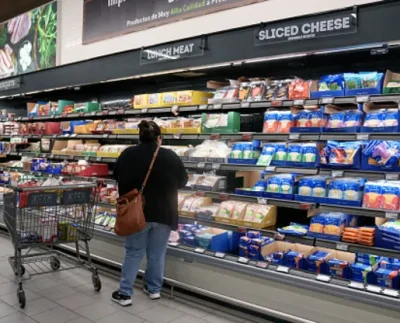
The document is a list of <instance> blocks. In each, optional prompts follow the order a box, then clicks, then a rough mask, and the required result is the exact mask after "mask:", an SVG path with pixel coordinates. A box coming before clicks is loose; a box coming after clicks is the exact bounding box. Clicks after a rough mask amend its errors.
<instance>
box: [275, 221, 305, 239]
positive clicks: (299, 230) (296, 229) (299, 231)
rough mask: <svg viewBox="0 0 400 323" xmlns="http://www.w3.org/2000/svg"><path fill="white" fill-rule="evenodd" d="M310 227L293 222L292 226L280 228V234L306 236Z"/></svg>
mask: <svg viewBox="0 0 400 323" xmlns="http://www.w3.org/2000/svg"><path fill="white" fill-rule="evenodd" d="M307 231H308V226H307V225H303V224H297V223H293V222H291V223H290V225H288V226H286V227H283V228H278V232H279V233H282V234H288V235H292V236H304V235H306V234H307Z"/></svg>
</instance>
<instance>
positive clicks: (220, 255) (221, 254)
mask: <svg viewBox="0 0 400 323" xmlns="http://www.w3.org/2000/svg"><path fill="white" fill-rule="evenodd" d="M225 256H226V255H225V254H224V253H223V252H216V253H215V257H216V258H220V259H223V258H225Z"/></svg>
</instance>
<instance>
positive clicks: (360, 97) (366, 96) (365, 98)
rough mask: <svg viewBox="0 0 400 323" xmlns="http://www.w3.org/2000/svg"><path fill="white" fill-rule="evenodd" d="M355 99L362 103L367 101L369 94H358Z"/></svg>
mask: <svg viewBox="0 0 400 323" xmlns="http://www.w3.org/2000/svg"><path fill="white" fill-rule="evenodd" d="M356 101H357V102H358V103H364V102H368V101H369V96H368V95H360V96H357V97H356Z"/></svg>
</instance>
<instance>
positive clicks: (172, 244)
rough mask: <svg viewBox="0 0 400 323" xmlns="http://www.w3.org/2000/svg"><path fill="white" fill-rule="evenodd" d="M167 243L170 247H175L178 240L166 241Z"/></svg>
mask: <svg viewBox="0 0 400 323" xmlns="http://www.w3.org/2000/svg"><path fill="white" fill-rule="evenodd" d="M168 245H169V246H170V247H177V246H179V242H168Z"/></svg>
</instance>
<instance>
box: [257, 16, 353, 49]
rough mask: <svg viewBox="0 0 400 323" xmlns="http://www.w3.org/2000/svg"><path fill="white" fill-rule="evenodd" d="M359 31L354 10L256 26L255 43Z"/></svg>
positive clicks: (272, 42) (271, 42) (258, 44)
mask: <svg viewBox="0 0 400 323" xmlns="http://www.w3.org/2000/svg"><path fill="white" fill-rule="evenodd" d="M355 32H357V14H356V13H355V12H354V11H353V10H348V11H342V12H338V13H328V14H323V15H317V16H312V17H306V18H301V19H296V20H292V21H288V22H286V21H284V22H281V23H279V22H278V23H271V24H265V25H263V24H261V25H260V27H256V28H254V36H255V37H254V44H255V45H256V46H260V45H271V44H276V43H283V42H290V41H296V40H306V39H314V38H321V37H328V36H336V35H341V34H349V33H355Z"/></svg>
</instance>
